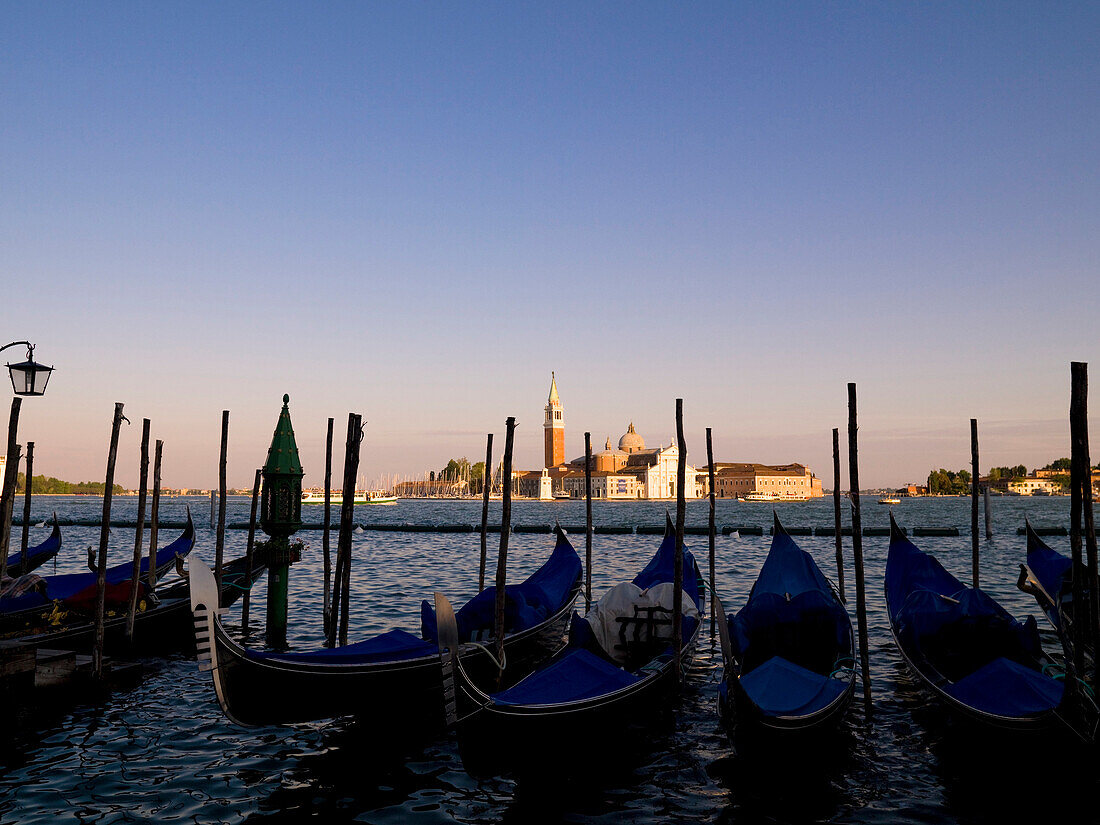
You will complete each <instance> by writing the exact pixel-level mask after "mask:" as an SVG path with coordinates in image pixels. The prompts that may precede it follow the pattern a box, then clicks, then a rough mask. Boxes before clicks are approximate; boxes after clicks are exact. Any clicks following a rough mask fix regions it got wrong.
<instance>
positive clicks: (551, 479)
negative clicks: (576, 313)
mask: <svg viewBox="0 0 1100 825" xmlns="http://www.w3.org/2000/svg"><path fill="white" fill-rule="evenodd" d="M544 412H545V416H544V418H543V424H542V426H543V455H544V466H543V469H542V470H541V471H539V470H528V471H517V472H515V473H513V478H514V483H515V485H516V486H515V490H516V493H517V495H521V496H527V497H530V498H539V499H544V500H545V499H551V498H565V497H568V498H581V499H583V498H584V494H585V493H584V484H585V481H584V456H583V455H582V456H580V457H579V458H575V459H573V460H572V461H570V462H568V463H566V461H565V416H564V410H563V408H562V403H561V397H560V396H559V395H558V384H557V379H556V377H555V376H554V374H553V373H551V374H550V395H549V397H548V398H547V401H546V407H545V408H544ZM679 458H680V451H679V449H678V448H677V446H676V442H675V441H674V440H670V441H669V444H668V446H667V447H653V448H647V447H646V444H645V440H644V439H643V438H642V436H641V435H640V434H639V433H638V432H637V431H636V430H635V429H634V423H633V422H631V423H630V426H629V427H627V430H626V432H625V433H624V434H623V435H622V437H621V438H620V439H619V442H618V448H617V449H612V447H611V439H610V438H608V439H607V442H606V444H605V446H604V449H603V450H601V451H599V452H598V453H594V454H593V456H592V497H593V498H599V499H603V498H606V499H620V500H623V499H674V498H676V465H677V463H678V461H679ZM696 474H697V472H696V469H695V468H694V467H690V466H689V467H687V468H686V484H685V489H684V493H685V496H686V497H687V498H698V484H697V482H696Z"/></svg>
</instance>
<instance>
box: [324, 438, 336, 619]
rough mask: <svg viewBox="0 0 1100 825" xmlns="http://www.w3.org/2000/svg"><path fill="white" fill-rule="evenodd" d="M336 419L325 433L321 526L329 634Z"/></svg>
mask: <svg viewBox="0 0 1100 825" xmlns="http://www.w3.org/2000/svg"><path fill="white" fill-rule="evenodd" d="M333 423H334V420H333V419H331V418H330V419H329V420H328V431H327V434H326V435H325V512H324V519H325V521H324V526H323V527H322V528H321V552H322V554H323V557H324V558H323V563H324V576H325V592H324V597H325V600H324V605H323V607H322V608H321V615H322V622H323V623H324V628H325V635H326V636H327V635H328V630H329V625H330V624H331V623H332V556H331V555H330V552H329V531H330V530H331V527H332V493H331V490H332V426H333Z"/></svg>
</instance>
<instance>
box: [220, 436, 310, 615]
mask: <svg viewBox="0 0 1100 825" xmlns="http://www.w3.org/2000/svg"><path fill="white" fill-rule="evenodd" d="M329 421H332V419H331V418H330V419H329ZM263 475H264V471H263V469H258V470H256V478H255V479H254V480H253V482H252V510H251V511H250V512H249V515H248V545H247V546H246V547H245V551H244V563H245V566H246V567H247V568H248V572H247V573H246V574H245V591H244V595H243V596H242V597H241V629H242V630H244V632H245V633H248V609H249V607H250V606H251V603H252V555H253V553H254V552H255V549H256V513H257V511H258V510H259V506H260V485H261V484H263V480H264V479H263ZM325 538H326V539H327V538H328V537H327V536H326V537H325ZM325 561H328V559H325ZM326 572H327V571H326ZM326 578H327V577H326ZM326 583H327V582H326ZM327 630H328V628H327V627H326V632H327Z"/></svg>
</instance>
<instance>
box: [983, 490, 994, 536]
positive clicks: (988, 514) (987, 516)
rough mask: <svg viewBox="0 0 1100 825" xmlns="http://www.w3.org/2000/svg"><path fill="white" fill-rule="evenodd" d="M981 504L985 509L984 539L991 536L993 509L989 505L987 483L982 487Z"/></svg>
mask: <svg viewBox="0 0 1100 825" xmlns="http://www.w3.org/2000/svg"><path fill="white" fill-rule="evenodd" d="M982 505H983V508H984V510H985V540H986V541H989V540H990V539H992V538H993V510H992V509H991V507H990V505H989V485H988V484H986V485H985V487H984V488H983V489H982Z"/></svg>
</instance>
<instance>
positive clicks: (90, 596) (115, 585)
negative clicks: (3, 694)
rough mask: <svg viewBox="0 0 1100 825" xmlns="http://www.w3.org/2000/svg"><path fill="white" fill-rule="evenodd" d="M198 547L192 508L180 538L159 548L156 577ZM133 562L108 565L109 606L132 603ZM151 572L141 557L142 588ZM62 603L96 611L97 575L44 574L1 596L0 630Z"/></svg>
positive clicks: (19, 625) (37, 617)
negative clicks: (16, 591)
mask: <svg viewBox="0 0 1100 825" xmlns="http://www.w3.org/2000/svg"><path fill="white" fill-rule="evenodd" d="M194 546H195V524H194V522H193V521H192V520H191V511H190V510H188V512H187V526H186V527H185V528H184V530H183V533H182V534H180V536H179V538H177V539H176V540H175V541H173V542H172V543H171V544H168V545H167V546H165V547H163V548H161V549H160V550H157V553H156V578H157V579H158V580H159V579H160V578H162V577H163V576H164V575H165V574H166V573H167V572H168V571H169V570H171V569H172V567H173V566H174V565H175V563H176V559H177V558H185V557H186V556H187V554H188V553H190V552H191V548H192V547H194ZM133 571H134V564H133V562H132V561H128V562H125V563H123V564H118V565H115V566H113V567H108V568H107V570H106V589H105V599H106V604H107V605H108V608H109V609H112V608H118V607H121V606H123V605H127V606H128V605H129V602H130V580H131V577H132V576H133ZM148 571H149V559H148V558H147V557H146V558H142V560H141V584H140V586H141V588H142V592H143V593H144V592H145V581H146V578H147V573H148ZM58 601H59V602H61V603H62V604H63V605H64V607H65V608H66V609H69V610H75V611H77V612H81V613H91V612H92V611H93V610H95V602H96V574H95V573H94V572H91V571H89V572H87V573H62V574H59V575H56V576H44V577H43V578H42V581H41V582H39V585H38V586H37V587H34V588H33V589H30V590H27V591H25V592H23V593H21V594H20V595H18V596H10V597H9V596H8V595H5V596H3V597H0V631H7V630H10V629H13V628H14V629H19V628H25V627H26V626H27V624H28V623H31V624H34V623H36V622H38V621H40V620H42V619H43V617H44V613H45V611H46V610H48V609H49V608H51V607H52V606H53V604H54V602H58Z"/></svg>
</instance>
